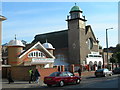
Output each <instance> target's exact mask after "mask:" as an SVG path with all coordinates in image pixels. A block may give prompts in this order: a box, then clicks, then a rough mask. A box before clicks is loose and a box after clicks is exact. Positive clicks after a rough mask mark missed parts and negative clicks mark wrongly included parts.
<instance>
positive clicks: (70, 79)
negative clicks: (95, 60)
mask: <svg viewBox="0 0 120 90" xmlns="http://www.w3.org/2000/svg"><path fill="white" fill-rule="evenodd" d="M80 81H81V77H80V76H75V75H74V74H73V73H70V72H68V71H65V72H54V73H52V74H51V75H49V76H47V77H44V83H45V84H47V86H52V85H59V86H64V85H65V84H68V83H74V82H75V83H76V84H79V83H80Z"/></svg>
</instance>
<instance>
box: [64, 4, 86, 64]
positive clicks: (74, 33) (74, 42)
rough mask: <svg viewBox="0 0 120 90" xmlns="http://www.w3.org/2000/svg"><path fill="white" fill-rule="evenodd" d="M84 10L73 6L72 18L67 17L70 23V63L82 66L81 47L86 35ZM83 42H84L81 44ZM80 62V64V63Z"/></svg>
mask: <svg viewBox="0 0 120 90" xmlns="http://www.w3.org/2000/svg"><path fill="white" fill-rule="evenodd" d="M82 12H83V11H82V10H81V9H80V8H79V7H78V6H76V4H75V6H73V7H72V8H71V10H70V12H69V13H70V16H67V20H66V21H67V22H68V47H69V61H68V62H69V63H71V64H81V63H82V61H81V54H80V47H81V43H84V41H85V40H84V34H85V26H86V25H85V22H86V21H87V20H86V19H85V16H83V15H82ZM81 41H82V42H81ZM78 62H79V63H78Z"/></svg>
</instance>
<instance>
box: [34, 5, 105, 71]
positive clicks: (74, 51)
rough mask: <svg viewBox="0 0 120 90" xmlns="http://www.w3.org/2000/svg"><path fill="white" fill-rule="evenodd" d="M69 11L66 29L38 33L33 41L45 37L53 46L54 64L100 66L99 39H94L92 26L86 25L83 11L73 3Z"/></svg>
mask: <svg viewBox="0 0 120 90" xmlns="http://www.w3.org/2000/svg"><path fill="white" fill-rule="evenodd" d="M69 13H70V15H68V16H67V20H66V21H67V25H68V29H67V30H61V31H56V32H50V33H45V34H38V35H36V36H35V38H34V40H33V42H38V41H40V42H41V43H44V42H45V40H46V39H47V40H48V42H50V43H51V44H52V45H53V46H54V47H55V51H54V56H55V57H56V59H55V62H54V65H65V66H66V67H67V66H68V65H70V64H74V65H80V66H86V68H91V69H92V68H94V65H96V66H97V67H99V68H101V67H102V65H103V60H102V56H101V55H99V41H98V40H97V39H96V37H95V35H94V32H93V30H92V27H91V26H90V25H86V22H87V20H86V18H85V16H83V15H82V13H83V11H82V10H81V9H80V8H79V6H76V5H75V6H73V7H72V8H71V10H70V12H69ZM91 56H92V57H91ZM94 57H95V58H94ZM96 57H97V58H98V59H96Z"/></svg>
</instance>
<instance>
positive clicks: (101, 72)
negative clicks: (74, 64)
mask: <svg viewBox="0 0 120 90" xmlns="http://www.w3.org/2000/svg"><path fill="white" fill-rule="evenodd" d="M108 75H109V76H112V71H109V70H108V69H106V68H104V69H98V70H96V71H95V76H96V77H98V76H104V77H106V76H108Z"/></svg>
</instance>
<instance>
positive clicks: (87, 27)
mask: <svg viewBox="0 0 120 90" xmlns="http://www.w3.org/2000/svg"><path fill="white" fill-rule="evenodd" d="M85 28H86V30H85V34H87V33H88V30H89V28H90V31H91V33H92V35H93V37H94V39H95V41H97V40H96V37H95V35H94V33H93V30H92V28H91V26H90V25H87V26H86V27H85Z"/></svg>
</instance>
